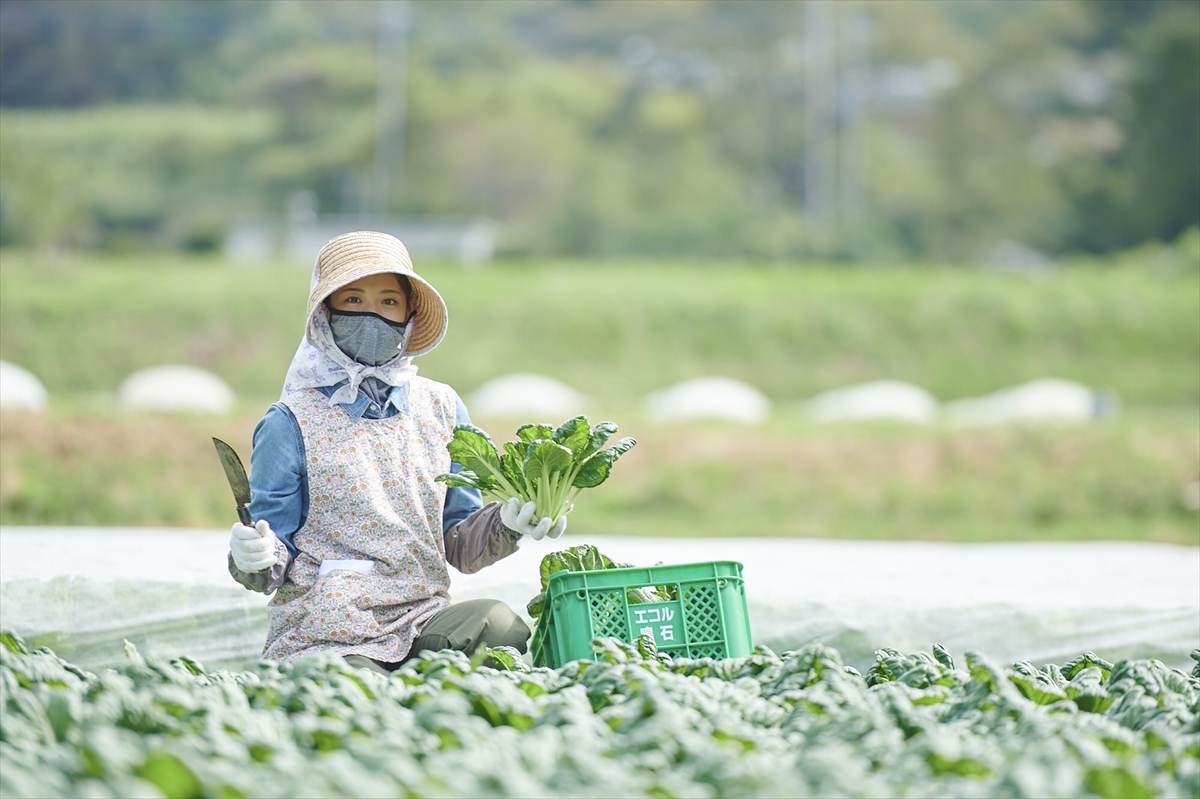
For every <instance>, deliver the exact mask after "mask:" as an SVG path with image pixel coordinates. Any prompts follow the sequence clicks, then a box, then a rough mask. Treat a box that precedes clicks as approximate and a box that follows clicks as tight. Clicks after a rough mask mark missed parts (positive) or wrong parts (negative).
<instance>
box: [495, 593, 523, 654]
mask: <svg viewBox="0 0 1200 799" xmlns="http://www.w3.org/2000/svg"><path fill="white" fill-rule="evenodd" d="M491 602H492V606H491V607H490V608H489V609H488V612H487V620H488V624H487V625H486V630H487V632H486V633H485V639H486V640H485V641H484V643H486V644H487V645H488V646H492V647H495V646H511V647H512V648H513V649H515V650H517V651H518V652H522V653H524V652H525V650H526V647H527V645H528V643H529V636H530V635H531V633H532V631H531V630H530V629H529V625H528V624H526V623H525V620H524V619H522V618H521V616H520V615H519V614H518V613H517V612H516V611H514V610H513V609H512V608H510V607H509V606H508V605H506V604H504V603H503V602H500V601H499V600H491Z"/></svg>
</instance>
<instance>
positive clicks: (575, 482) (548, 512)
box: [436, 416, 637, 519]
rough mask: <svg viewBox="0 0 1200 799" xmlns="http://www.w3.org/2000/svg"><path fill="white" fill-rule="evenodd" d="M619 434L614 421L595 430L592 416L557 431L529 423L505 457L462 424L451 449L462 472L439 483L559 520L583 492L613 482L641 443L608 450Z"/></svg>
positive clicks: (624, 441) (475, 429)
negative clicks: (529, 505)
mask: <svg viewBox="0 0 1200 799" xmlns="http://www.w3.org/2000/svg"><path fill="white" fill-rule="evenodd" d="M616 432H617V426H616V425H615V424H613V423H612V422H600V423H599V424H597V425H596V426H594V427H589V426H588V420H587V417H586V416H576V417H575V418H574V419H568V420H567V421H566V422H563V423H562V425H560V426H559V427H558V429H557V430H555V429H553V428H551V427H550V426H549V425H545V424H527V425H522V426H521V427H519V428H517V440H516V441H509V442H507V443H506V444H505V445H504V452H503V454H501V453H498V452H497V451H496V447H495V445H494V444H493V443H492V439H491V438H490V437H489V436H488V434H487V433H485V432H484V431H482V430H480V429H479V428H478V427H475V426H473V425H469V424H462V425H458V426H457V427H455V428H454V438H453V439H451V441H450V443H449V445H448V446H447V448H448V449H449V450H450V457H451V458H452V459H453V460H454V462H455V463H457V464H459V465H461V466H462V471H461V472H458V473H457V474H442V475H438V477H437V478H436V479H437V480H438V481H440V482H443V483H445V484H446V485H449V486H463V487H466V488H477V489H479V491H480V492H481V493H483V494H484V495H485V496H487V497H489V498H491V499H496V500H499V501H501V502H505V501H507V500H508V499H510V498H512V497H517V498H518V499H520V500H521V502H522V503H526V502H533V503H534V504H535V505H536V507H537V511H536V518H539V519H543V518H549V519H557V518H559V517H560V516H562V515H563V514H566V513H570V512H571V509H572V508H573V507H575V506H574V504H573V502H572V501H573V500H574V499H575V496H576V495H577V494H578V493H579V492H580V491H582V490H583V489H585V488H595V487H596V486H598V485H600V484H601V483H603V482H604V481H605V480H607V479H608V476H609V474H611V473H612V467H613V464H614V463H616V461H617V458H620V457H621V456H622V455H624V454H625V453H626V452H628V451H629V450H631V449H633V445H634V444H636V443H637V441H636V440H634V439H632V438H622V439H621V440H620V441H618V442H617V443H615V444H613V445H612V446H610V447H607V448H604V445H605V444H606V443H607V442H608V439H609V437H610V436H612V435H613V434H614V433H616Z"/></svg>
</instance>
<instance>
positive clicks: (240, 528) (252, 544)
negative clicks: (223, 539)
mask: <svg viewBox="0 0 1200 799" xmlns="http://www.w3.org/2000/svg"><path fill="white" fill-rule="evenodd" d="M229 551H230V553H232V555H233V565H235V566H237V567H238V568H239V569H241V570H242V571H244V572H260V571H262V570H263V569H269V568H271V567H272V566H274V565H275V563H276V561H277V560H278V559H277V558H276V557H275V533H274V532H272V531H271V525H269V524H267V520H266V519H259V520H258V522H256V523H255V525H254V526H253V527H247V526H246V525H244V524H241V523H238V524H235V525H234V526H233V529H232V530H230V533H229Z"/></svg>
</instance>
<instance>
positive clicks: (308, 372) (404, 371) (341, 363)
mask: <svg viewBox="0 0 1200 799" xmlns="http://www.w3.org/2000/svg"><path fill="white" fill-rule="evenodd" d="M318 278H319V273H318V270H317V268H316V267H314V268H313V279H312V285H311V286H310V287H309V291H310V292H312V291H315V290H316V287H317V280H318ZM324 307H325V306H324V305H318V306H317V307H316V308H315V309H314V310H313V314H312V317H310V318H309V320H308V330H307V332H306V335H305V336H304V338H303V339H302V340H301V341H300V346H299V348H297V350H296V354H295V355H294V356H293V357H292V364H291V366H289V367H288V372H287V377H285V378H284V380H283V394H282V395H281V398H283V397H286V396H287V395H288V394H291V393H292V392H295V391H301V390H303V389H306V388H321V387H322V386H332V385H336V384H338V383H340V382H342V381H343V380H349V381H350V382H349V383H347V384H346V385H344V386H342V387H341V388H339V389H338V390H337V391H335V392H334V393H333V396H332V397H330V398H329V404H330V405H338V404H346V403H351V402H354V400H355V398H356V397H358V386H359V384H360V383H362V381H363V380H364V379H365V378H368V377H376V378H379V380H381V381H383V382H384V383H386V384H388V385H389V386H399V385H403V384H404V383H407V382H408V381H409V380H412V378H413V375H415V374H416V373H417V367H415V366H413V363H412V358H411V357H407V356H406V357H402V358H395V359H393V360H390V361H388V362H387V363H384V364H380V365H379V366H367V365H366V364H362V363H359V362H358V361H355V360H354V359H352V358H351V357H350V356H349V355H347V354H346V353H344V352H342V351H341V350H340V349H338V346H337V345H336V344H334V343H333V331H332V330H330V329H329V320H328V319H326V318H325V311H324Z"/></svg>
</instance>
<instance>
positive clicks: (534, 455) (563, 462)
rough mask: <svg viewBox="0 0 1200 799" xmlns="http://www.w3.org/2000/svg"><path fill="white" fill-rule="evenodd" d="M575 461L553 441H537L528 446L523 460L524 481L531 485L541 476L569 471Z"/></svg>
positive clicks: (569, 453) (561, 446)
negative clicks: (527, 452)
mask: <svg viewBox="0 0 1200 799" xmlns="http://www.w3.org/2000/svg"><path fill="white" fill-rule="evenodd" d="M574 461H575V459H574V457H573V456H572V455H571V450H569V449H567V448H566V447H564V446H563V445H562V444H559V443H556V442H554V441H538V442H536V443H534V444H531V445H530V446H529V454H528V455H527V456H526V458H525V479H526V480H527V481H528V482H529V483H530V484H531V485H532V484H533V482H534V481H535V480H540V479H542V474H543V473H545V474H556V473H558V472H565V471H569V470H570V468H571V465H572V464H573V463H574Z"/></svg>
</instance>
